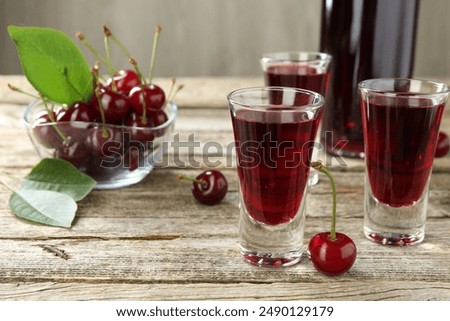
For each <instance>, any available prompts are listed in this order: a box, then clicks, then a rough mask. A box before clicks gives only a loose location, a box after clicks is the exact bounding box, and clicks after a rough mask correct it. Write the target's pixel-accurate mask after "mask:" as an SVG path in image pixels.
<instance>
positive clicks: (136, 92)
mask: <svg viewBox="0 0 450 321" xmlns="http://www.w3.org/2000/svg"><path fill="white" fill-rule="evenodd" d="M144 97H145V106H146V107H147V113H148V112H150V111H151V110H152V109H161V108H162V107H163V106H164V103H165V102H166V95H165V93H164V90H162V89H161V87H159V86H156V85H154V84H150V85H148V86H136V87H134V88H133V89H131V91H130V93H129V95H128V99H129V101H130V104H131V108H132V109H133V111H134V112H135V113H136V114H138V115H142V114H143V112H144Z"/></svg>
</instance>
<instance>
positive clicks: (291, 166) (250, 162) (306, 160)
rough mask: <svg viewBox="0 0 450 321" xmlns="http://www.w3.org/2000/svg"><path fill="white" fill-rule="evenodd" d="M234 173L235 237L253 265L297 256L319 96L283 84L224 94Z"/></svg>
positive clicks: (279, 262) (293, 259) (273, 263)
mask: <svg viewBox="0 0 450 321" xmlns="http://www.w3.org/2000/svg"><path fill="white" fill-rule="evenodd" d="M228 101H229V107H230V112H231V119H232V124H233V130H234V137H235V143H236V156H237V172H238V178H239V196H240V200H239V208H240V214H239V237H240V249H241V254H242V255H243V257H244V259H245V260H246V261H247V262H249V263H251V264H254V265H257V266H267V267H282V266H290V265H293V264H295V263H298V262H300V260H301V257H302V247H303V246H302V243H303V233H304V224H305V199H306V189H307V182H308V176H309V164H310V161H311V159H310V158H311V155H312V148H313V145H314V138H315V137H316V133H317V129H318V126H319V121H320V117H321V114H322V110H323V103H324V99H323V97H322V96H321V95H320V94H318V93H315V92H312V91H308V90H303V89H297V88H288V87H255V88H244V89H238V90H236V91H233V92H231V93H230V94H229V95H228Z"/></svg>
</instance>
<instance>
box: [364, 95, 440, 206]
mask: <svg viewBox="0 0 450 321" xmlns="http://www.w3.org/2000/svg"><path fill="white" fill-rule="evenodd" d="M444 106H445V105H444V104H441V105H435V106H432V105H431V101H430V100H427V99H423V100H422V101H421V100H418V101H417V102H416V106H415V107H409V106H408V105H407V104H406V102H405V104H404V105H402V104H398V103H397V104H396V105H395V106H393V105H389V104H386V102H383V101H380V102H379V103H378V102H376V103H373V104H372V103H370V104H368V105H367V104H366V102H363V103H362V108H363V117H364V119H365V120H364V123H365V124H367V131H366V132H367V139H366V143H367V146H366V152H367V154H366V164H367V174H368V177H369V183H370V187H371V190H372V194H373V195H374V196H375V198H376V199H377V200H378V201H380V202H381V203H384V204H387V205H389V206H392V207H400V206H409V205H412V204H413V203H414V202H415V201H417V200H418V199H419V198H420V197H421V195H422V194H423V192H424V188H425V186H426V184H427V182H428V179H429V175H430V172H431V169H432V166H433V159H434V152H435V149H436V142H437V137H438V133H439V124H440V121H441V118H442V114H443V112H444ZM387 120H388V121H387Z"/></svg>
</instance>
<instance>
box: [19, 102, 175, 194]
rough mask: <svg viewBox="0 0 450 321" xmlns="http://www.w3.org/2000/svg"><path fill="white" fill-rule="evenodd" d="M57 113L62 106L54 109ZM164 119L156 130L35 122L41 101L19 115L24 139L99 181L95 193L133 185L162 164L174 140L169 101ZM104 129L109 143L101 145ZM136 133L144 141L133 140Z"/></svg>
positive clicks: (172, 107)
mask: <svg viewBox="0 0 450 321" xmlns="http://www.w3.org/2000/svg"><path fill="white" fill-rule="evenodd" d="M52 108H54V109H55V110H57V109H58V108H62V107H61V106H58V105H56V104H55V105H53V106H52ZM164 112H165V113H166V115H167V118H168V119H167V121H166V122H165V123H164V124H162V125H160V126H157V127H153V128H149V127H145V128H143V127H128V126H122V125H112V124H105V125H104V127H103V125H102V123H97V122H81V121H75V122H73V121H71V122H56V123H48V122H46V123H39V122H36V119H37V118H38V117H39V116H41V115H43V114H47V111H46V109H45V106H44V105H43V103H42V101H41V100H36V101H34V102H32V103H31V104H29V105H28V106H27V107H26V109H25V113H24V116H23V120H24V123H25V127H26V129H27V133H28V136H29V137H30V140H31V142H32V144H33V146H34V149H35V150H36V152H37V154H38V155H39V156H40V157H41V158H61V159H65V160H67V161H69V162H70V163H72V165H74V166H75V167H77V168H78V169H79V170H80V171H81V172H83V173H85V174H87V175H89V176H91V177H92V178H93V179H94V180H96V181H97V185H96V187H95V188H96V189H113V188H121V187H126V186H129V185H132V184H136V183H138V182H140V181H141V180H142V179H144V177H145V176H147V175H148V174H149V173H150V172H151V171H152V169H153V168H154V167H155V166H156V165H158V164H159V163H161V161H162V156H163V154H164V153H165V152H166V150H167V148H168V144H169V142H170V141H171V139H172V131H173V127H174V122H175V118H176V115H177V106H176V105H175V104H173V103H167V104H166V106H165V108H164ZM103 130H105V132H107V134H108V135H111V136H110V137H111V139H108V140H107V141H105V142H103V143H102V139H101V133H102V131H103ZM140 134H144V137H147V138H148V139H147V140H146V141H141V140H138V139H136V137H139V135H140Z"/></svg>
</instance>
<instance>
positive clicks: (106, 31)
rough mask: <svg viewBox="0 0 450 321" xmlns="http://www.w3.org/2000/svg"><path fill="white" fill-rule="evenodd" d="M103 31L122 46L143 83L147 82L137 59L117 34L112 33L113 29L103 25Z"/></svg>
mask: <svg viewBox="0 0 450 321" xmlns="http://www.w3.org/2000/svg"><path fill="white" fill-rule="evenodd" d="M103 32H104V33H105V35H107V36H108V37H110V38H111V39H112V40H113V41H114V42H115V43H116V45H117V46H118V47H119V48H120V50H122V52H123V54H124V55H125V56H127V58H128V61H129V62H130V64H132V65H133V67H134V70H135V71H136V74H137V75H138V76H139V79H140V80H141V82H142V83H144V84H145V79H144V78H143V77H142V73H141V71H140V70H139V67H138V64H137V62H136V60H135V59H134V58H133V57H132V56H131V54H130V52H129V51H128V50H127V48H126V47H125V46H124V44H123V43H122V41H120V40H119V38H117V37H116V35H114V34H113V33H112V31H111V30H110V29H109V28H108V27H107V26H103Z"/></svg>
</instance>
